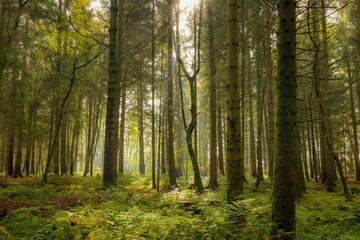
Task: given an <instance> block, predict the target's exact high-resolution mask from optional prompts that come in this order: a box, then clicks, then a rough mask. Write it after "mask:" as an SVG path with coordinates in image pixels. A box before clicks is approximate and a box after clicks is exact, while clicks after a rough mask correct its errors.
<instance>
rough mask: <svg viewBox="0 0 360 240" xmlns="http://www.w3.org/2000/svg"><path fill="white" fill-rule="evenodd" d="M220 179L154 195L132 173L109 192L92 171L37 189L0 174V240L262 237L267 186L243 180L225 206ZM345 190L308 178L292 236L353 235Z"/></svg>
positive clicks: (358, 218)
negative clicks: (205, 186) (201, 189)
mask: <svg viewBox="0 0 360 240" xmlns="http://www.w3.org/2000/svg"><path fill="white" fill-rule="evenodd" d="M164 182H165V181H164ZM189 182H190V181H189ZM220 183H221V184H220V185H221V189H220V190H218V191H210V190H207V191H206V192H205V194H203V195H198V194H196V193H194V192H193V191H191V190H186V189H185V188H186V187H185V186H186V183H185V181H184V180H182V181H180V186H183V188H184V189H182V190H181V191H180V190H176V191H161V192H156V190H152V189H151V181H150V178H149V177H140V176H135V175H123V176H121V177H119V186H120V187H118V188H111V189H103V188H102V182H101V177H100V176H98V177H93V178H82V177H68V176H66V177H58V176H51V177H50V181H49V184H47V185H45V186H41V182H40V180H39V179H36V178H25V179H10V180H9V179H4V178H0V239H9V240H11V239H16V240H18V239H26V240H28V239H60V240H61V239H64V240H67V239H174V240H175V239H268V236H269V232H270V229H271V217H270V210H271V190H270V187H269V185H268V184H264V185H262V186H261V187H260V188H255V187H254V183H253V182H252V180H248V183H247V184H246V187H245V193H244V195H243V199H242V200H239V201H237V202H234V203H233V204H226V201H225V199H226V194H225V178H220ZM164 184H165V183H164ZM350 187H351V188H352V189H353V200H352V201H350V202H349V201H346V199H345V197H344V196H343V195H342V193H341V191H340V189H338V191H337V192H333V193H326V192H325V188H324V187H323V186H322V185H321V184H318V183H313V182H310V183H308V193H307V194H305V195H304V197H303V198H302V199H300V200H299V201H298V202H297V238H298V239H359V238H360V237H359V236H360V195H358V194H359V192H357V191H356V189H358V188H359V185H357V184H356V183H351V184H350ZM163 188H164V189H166V188H165V185H164V186H163Z"/></svg>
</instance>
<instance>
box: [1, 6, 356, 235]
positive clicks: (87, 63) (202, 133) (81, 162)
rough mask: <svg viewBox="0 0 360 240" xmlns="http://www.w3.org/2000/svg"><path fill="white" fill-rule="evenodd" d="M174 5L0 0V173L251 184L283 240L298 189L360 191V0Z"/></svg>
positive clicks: (196, 185)
mask: <svg viewBox="0 0 360 240" xmlns="http://www.w3.org/2000/svg"><path fill="white" fill-rule="evenodd" d="M181 2H182V0H167V1H165V0H164V1H160V0H157V1H156V0H111V1H96V3H97V5H99V6H98V7H95V6H96V5H94V3H93V1H91V0H37V1H33V0H16V1H15V0H1V1H0V132H1V133H2V134H1V135H0V173H3V174H5V175H6V176H7V177H14V178H17V177H24V176H30V175H32V176H36V177H42V179H43V183H44V184H45V183H46V182H47V176H48V174H58V175H74V174H76V173H81V174H82V175H83V176H84V177H87V176H89V175H90V176H93V175H94V174H102V173H103V182H104V186H105V187H110V186H116V184H117V183H116V181H117V175H118V174H122V173H124V172H138V173H139V174H141V175H144V174H150V173H151V175H152V187H153V188H154V189H155V188H157V189H158V190H159V187H160V186H159V185H160V180H159V179H160V177H159V176H160V175H168V184H167V186H168V187H169V188H170V189H178V188H179V186H178V184H177V179H178V178H179V177H185V178H186V180H188V179H189V181H190V180H191V181H192V184H191V187H192V188H193V189H195V190H196V191H197V192H199V193H202V192H203V191H204V189H205V187H206V186H207V188H210V189H217V188H218V187H219V184H218V181H217V176H218V174H223V175H224V174H226V175H227V178H228V186H227V188H228V200H229V201H234V200H236V199H238V197H239V196H240V195H241V193H242V192H243V183H244V182H245V181H246V179H248V178H256V186H257V187H258V186H260V185H261V184H262V183H264V182H265V183H266V182H268V183H269V182H272V187H273V196H272V197H273V200H272V201H273V212H272V214H273V216H272V218H273V221H274V222H275V231H274V235H276V234H278V232H277V231H276V230H284V231H285V232H290V234H289V235H287V237H288V239H292V237H293V235H292V234H291V232H293V231H294V230H295V199H296V197H301V196H302V194H303V193H305V192H306V186H305V182H306V180H310V179H313V180H314V181H316V182H318V181H319V182H322V183H324V184H326V186H327V191H328V192H331V191H334V190H335V182H336V180H337V179H339V180H340V181H339V182H341V184H342V186H343V190H344V194H345V196H346V197H347V198H348V199H350V195H349V192H348V189H347V185H346V179H349V178H354V179H355V180H357V181H360V160H359V142H358V141H359V140H358V138H359V137H358V134H359V133H358V122H359V112H360V82H359V77H358V76H359V75H360V68H359V61H360V40H359V39H360V1H352V2H347V1H343V0H338V1H335V0H328V1H325V0H301V1H285V0H278V1H277V2H275V1H267V0H264V1H260V0H258V1H253V0H229V1H213V0H199V1H197V2H196V4H195V6H194V7H193V8H188V9H183V8H181V7H180V6H182V5H181ZM276 22H277V23H276ZM204 177H205V178H204ZM207 177H209V178H207ZM265 177H268V179H267V178H265ZM205 179H206V181H208V179H209V182H208V183H207V182H206V183H205V184H204V183H203V181H204V180H205ZM266 184H267V183H266ZM189 185H190V183H189ZM204 186H205V187H204Z"/></svg>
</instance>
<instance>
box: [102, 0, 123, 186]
mask: <svg viewBox="0 0 360 240" xmlns="http://www.w3.org/2000/svg"><path fill="white" fill-rule="evenodd" d="M117 8H118V0H111V2H110V27H109V70H108V71H109V72H108V74H109V75H108V77H109V79H108V96H107V105H106V123H105V149H104V150H105V152H104V175H103V185H104V187H112V186H116V176H117V152H118V151H117V149H118V125H119V101H120V89H119V81H118V79H117V68H116V56H117V55H116V53H117V51H116V34H117V11H118V9H117Z"/></svg>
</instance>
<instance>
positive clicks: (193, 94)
mask: <svg viewBox="0 0 360 240" xmlns="http://www.w3.org/2000/svg"><path fill="white" fill-rule="evenodd" d="M196 21H197V19H196V9H195V8H194V65H195V67H194V71H193V73H192V74H190V73H189V72H188V71H187V69H186V68H185V64H184V62H183V60H182V59H181V56H180V40H179V31H178V30H177V40H178V47H177V60H178V62H179V64H180V67H181V70H182V72H183V73H184V75H185V77H186V79H187V80H188V82H189V88H190V105H191V106H190V122H189V123H187V121H186V115H185V110H184V94H183V87H182V83H181V79H180V80H179V86H180V98H181V115H182V123H183V127H184V130H185V133H186V143H187V149H188V153H189V156H190V159H191V163H192V167H193V171H194V185H193V187H194V188H195V189H196V191H197V192H199V193H202V192H203V191H204V186H203V183H202V180H201V176H200V169H199V164H198V151H197V144H196V141H197V140H196V138H197V134H196V128H197V115H198V112H197V89H196V82H197V76H198V74H199V72H200V49H201V47H200V42H201V38H200V33H201V21H202V1H201V2H200V17H199V26H197V24H196ZM177 26H178V24H177ZM177 29H178V28H177ZM197 31H199V34H197ZM193 134H194V139H193Z"/></svg>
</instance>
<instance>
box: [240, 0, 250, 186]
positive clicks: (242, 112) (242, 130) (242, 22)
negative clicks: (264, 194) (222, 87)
mask: <svg viewBox="0 0 360 240" xmlns="http://www.w3.org/2000/svg"><path fill="white" fill-rule="evenodd" d="M247 15H248V11H247V9H246V7H245V0H241V6H240V15H239V19H240V26H241V28H240V46H241V69H240V74H241V75H240V82H239V83H240V118H241V119H240V120H241V121H240V144H239V145H240V158H241V159H242V164H240V173H241V174H242V177H243V180H244V181H246V179H245V172H244V165H245V163H244V162H245V133H246V129H245V128H246V125H245V77H246V66H245V65H246V64H245V58H246V49H245V47H246V46H245V38H246V37H247V36H246V30H245V20H246V18H247Z"/></svg>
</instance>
